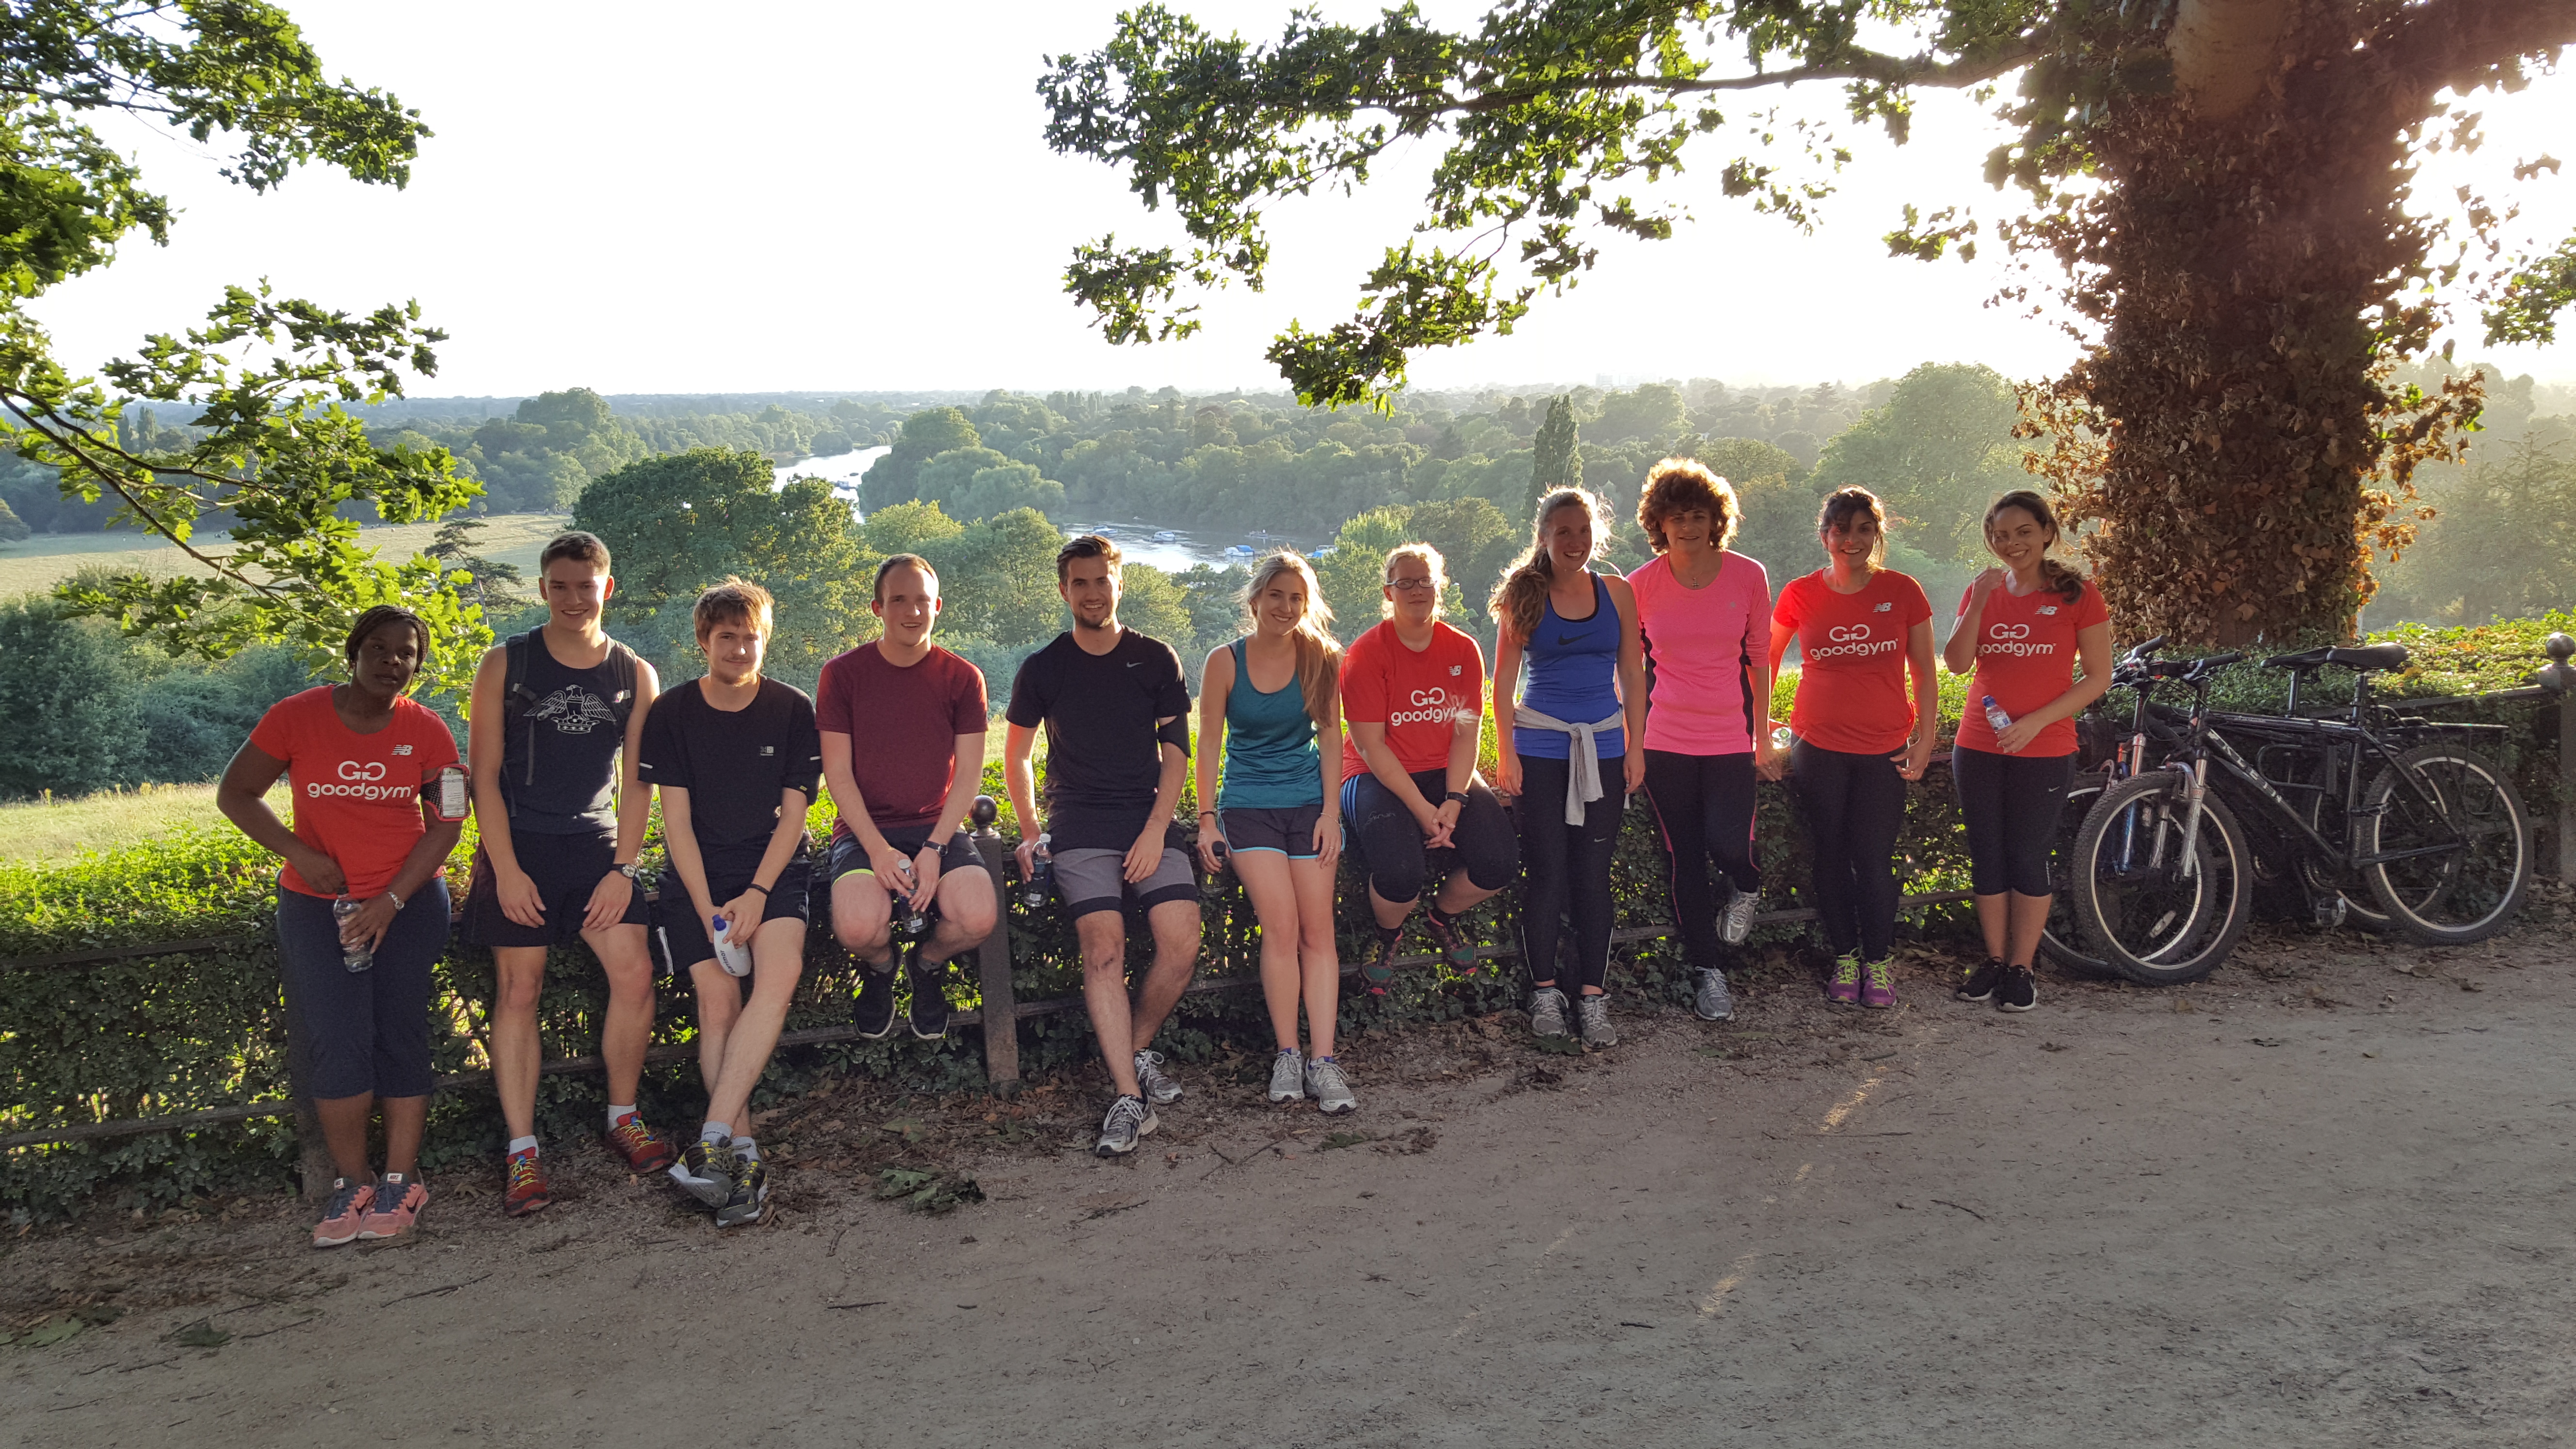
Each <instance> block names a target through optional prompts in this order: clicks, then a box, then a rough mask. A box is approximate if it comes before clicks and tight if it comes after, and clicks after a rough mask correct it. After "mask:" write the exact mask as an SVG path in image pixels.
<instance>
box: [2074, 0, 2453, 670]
mask: <svg viewBox="0 0 2576 1449" xmlns="http://www.w3.org/2000/svg"><path fill="white" fill-rule="evenodd" d="M2258 11H2267V12H2269V13H2268V14H2264V13H2257V12H2258ZM2284 12H2286V20H2287V23H2286V24H2280V23H2278V22H2280V21H2281V20H2282V19H2283V18H2284ZM2386 18H2387V17H2386V12H2384V11H2383V12H2381V19H2382V21H2383V22H2385V21H2386ZM2185 22H2188V24H2186V23H2185ZM2177 28H2178V32H2179V33H2177V35H2176V36H2175V37H2174V42H2173V54H2174V58H2175V62H2176V73H2177V74H2176V79H2177V86H2176V91H2175V93H2174V94H2173V95H2172V96H2169V97H2161V98H2154V99H2149V100H2145V101H2138V102H2129V103H2125V104H2124V105H2123V108H2122V112H2121V114H2119V115H2118V116H2116V117H2115V118H2114V120H2113V121H2112V122H2111V124H2110V125H2109V127H2108V128H2107V129H2106V130H2104V131H2101V132H2097V133H2096V138H2095V144H2096V147H2097V152H2098V154H2099V156H2100V157H2101V159H2102V161H2103V165H2104V171H2105V173H2106V175H2105V180H2106V182H2108V183H2109V184H2107V185H2106V186H2105V187H2104V188H2103V189H2102V191H2101V192H2100V193H2099V194H2098V195H2097V196H2096V197H2095V198H2094V199H2092V200H2091V201H2090V202H2088V204H2087V205H2086V206H2085V207H2084V208H2083V209H2081V210H2080V211H2078V212H2077V213H2075V214H2074V215H2073V216H2072V217H2071V218H2070V219H2068V220H2067V221H2066V222H2064V223H2063V224H2062V226H2061V227H2060V229H2059V231H2058V235H2057V242H2058V245H2059V248H2060V250H2061V252H2062V253H2063V254H2064V255H2066V256H2067V258H2068V259H2069V260H2070V261H2072V262H2074V263H2075V264H2076V270H2077V274H2078V278H2079V280H2078V283H2077V286H2076V288H2075V301H2076V304H2077V306H2078V307H2079V309H2081V310H2083V311H2085V312H2087V313H2089V314H2090V315H2092V316H2093V317H2094V318H2095V319H2096V320H2097V321H2099V322H2100V323H2102V324H2103V325H2104V334H2103V340H2102V343H2101V345H2100V346H2099V347H2098V348H2095V349H2094V350H2093V351H2092V352H2090V353H2089V354H2088V355H2087V356H2086V357H2085V358H2084V359H2083V360H2082V361H2081V362H2079V363H2078V364H2077V366H2076V367H2075V368H2074V369H2073V371H2071V372H2070V373H2069V374H2068V376H2067V377H2066V378H2064V379H2062V380H2061V381H2060V382H2059V383H2058V384H2057V385H2056V387H2055V389H2054V396H2053V402H2054V403H2055V404H2056V411H2055V413H2054V414H2053V421H2054V422H2055V423H2056V424H2058V425H2059V426H2060V428H2061V434H2062V427H2063V424H2064V423H2065V422H2067V421H2068V420H2069V419H2070V418H2071V417H2072V416H2073V412H2074V410H2077V409H2081V408H2089V409H2091V410H2092V412H2093V414H2094V415H2095V417H2096V418H2097V419H2098V421H2099V423H2100V425H2101V426H2102V430H2103V437H2104V443H2105V446H2103V447H2102V448H2101V449H2100V450H2099V451H2097V452H2094V453H2091V454H2090V455H2089V456H2080V457H2078V456H2075V455H2073V454H2070V452H2069V451H2068V450H2067V449H2065V448H2064V447H2061V450H2060V453H2059V455H2058V458H2057V460H2056V466H2055V467H2053V468H2052V471H2053V472H2055V473H2056V474H2057V475H2058V482H2059V484H2060V486H2061V488H2063V489H2065V490H2066V491H2067V492H2068V493H2069V494H2070V495H2071V499H2070V501H2071V504H2072V509H2071V511H2072V512H2074V513H2075V514H2076V515H2077V516H2079V517H2084V518H2087V519H2090V520H2092V521H2093V522H2095V523H2098V525H2099V527H2098V529H2097V530H2096V531H2095V532H2093V534H2092V535H2091V536H2090V537H2089V538H2088V539H2087V540H2086V542H2085V548H2086V551H2087V552H2088V553H2089V554H2090V555H2091V557H2092V558H2093V560H2094V561H2095V563H2096V564H2097V566H2098V573H2099V577H2100V580H2101V584H2102V588H2103V591H2104V593H2105V594H2106V595H2107V596H2108V597H2109V599H2110V601H2111V604H2112V607H2113V608H2114V610H2115V611H2117V612H2118V614H2119V615H2120V616H2121V618H2122V621H2123V624H2124V626H2125V627H2127V628H2131V629H2134V630H2136V631H2137V632H2139V633H2144V634H2158V633H2161V634H2168V635H2172V636H2174V637H2176V638H2177V639H2179V640H2185V641H2190V642H2195V643H2201V644H2208V645H2218V646H2227V645H2237V644H2244V643H2248V642H2252V641H2256V640H2269V641H2286V640H2289V639H2292V638H2298V637H2303V636H2311V635H2314V634H2318V633H2330V634H2336V635H2343V634H2348V633H2349V632H2350V630H2351V627H2352V622H2353V618H2354V614H2355V611H2356V610H2357V609H2358V608H2359V607H2360V605H2361V604H2362V603H2364V602H2365V601H2367V599H2368V598H2369V596H2370V593H2371V591H2372V589H2373V588H2374V587H2375V585H2374V584H2373V583H2372V581H2371V578H2370V570H2369V560H2370V555H2371V551H2372V548H2373V547H2374V546H2376V547H2379V548H2383V549H2387V548H2394V547H2397V546H2401V545H2402V544H2403V543H2404V542H2405V541H2406V538H2407V536H2408V530H2409V528H2410V524H2411V512H2410V511H2409V510H2406V509H2404V508H2403V507H2402V505H2401V503H2400V499H2401V498H2402V497H2403V496H2404V495H2405V494H2406V491H2407V490H2406V480H2407V479H2408V477H2409V476H2410V475H2411V473H2412V472H2413V469H2414V466H2415V464H2416V462H2418V461H2419V460H2421V459H2423V458H2426V457H2429V456H2434V455H2436V454H2439V453H2441V452H2443V451H2445V450H2446V449H2447V448H2448V447H2449V444H2448V443H2447V442H2446V441H2445V435H2446V432H2447V430H2448V429H2449V428H2450V426H2451V425H2452V424H2453V423H2454V422H2455V421H2456V420H2457V419H2458V418H2460V417H2461V416H2463V415H2465V414H2466V413H2468V412H2473V411H2474V407H2475V401H2476V398H2475V393H2474V385H2473V383H2472V384H2470V385H2468V386H2463V387H2458V388H2455V389H2453V390H2452V391H2450V392H2448V393H2445V394H2444V395H2442V396H2439V397H2436V398H2433V399H2431V400H2429V401H2424V400H2410V399H2406V398H2402V397H2398V396H2395V395H2392V393H2391V392H2390V390H2389V388H2388V387H2387V386H2386V384H2385V381H2384V379H2385V370H2386V366H2387V365H2388V364H2389V363H2390V362H2392V361H2394V360H2396V359H2398V358H2402V357H2404V356H2407V355H2410V354H2413V353H2416V352H2419V351H2421V350H2422V349H2423V348H2424V347H2425V346H2426V345H2427V343H2428V342H2429V340H2430V337H2431V333H2432V331H2433V329H2434V327H2435V326H2436V325H2437V323H2438V320H2439V319H2438V317H2437V316H2436V315H2435V313H2434V311H2433V309H2432V308H2431V307H2430V305H2429V304H2428V303H2426V302H2425V301H2424V300H2423V296H2422V292H2423V286H2422V282H2423V278H2424V276H2425V272H2426V252H2427V249H2428V244H2429V241H2430V237H2429V236H2428V235H2427V232H2426V229H2425V227H2424V225H2423V224H2422V223H2421V222H2419V221H2417V220H2415V219H2412V218H2410V217H2408V216H2407V215H2406V214H2405V212H2404V210H2403V208H2402V205H2401V203H2402V202H2403V201H2404V199H2405V188H2406V182H2407V177H2408V175H2409V172H2408V170H2407V156H2408V153H2409V149H2410V147H2409V145H2408V137H2407V132H2408V129H2409V128H2410V127H2412V126H2414V125H2416V124H2418V123H2419V122H2421V121H2422V120H2423V119H2424V118H2425V116H2426V114H2427V111H2428V107H2429V105H2430V102H2431V98H2432V94H2433V90H2434V88H2435V84H2436V82H2434V81H2433V80H2431V78H2428V77H2427V76H2425V75H2423V74H2420V73H2419V72H2420V70H2421V65H2420V60H2421V56H2420V53H2419V54H2418V55H2417V56H2414V57H2411V58H2410V57H2408V56H2407V55H2405V54H2403V53H2402V52H2403V50H2404V47H2403V46H2401V45H2398V44H2395V43H2393V42H2396V41H2399V40H2400V39H2402V37H2400V36H2398V35H2396V34H2393V33H2392V32H2391V31H2390V29H2388V28H2385V27H2384V26H2383V28H2381V29H2379V30H2377V31H2376V32H2373V31H2372V30H2371V29H2369V28H2368V27H2366V26H2364V25H2363V24H2362V23H2361V22H2360V21H2359V20H2357V19H2356V16H2355V13H2354V8H2353V7H2351V6H2350V5H2347V4H2335V3H2328V0H2290V3H2286V4H2279V5H2267V6H2259V7H2250V8H2249V7H2247V6H2246V5H2244V4H2243V3H2242V0H2207V3H2201V4H2196V5H2187V6H2186V7H2185V14H2184V15H2183V16H2182V17H2180V19H2179V20H2178V26H2177ZM2410 60H2411V61H2412V62H2414V64H2413V66H2412V68H2410V64H2409V62H2410Z"/></svg>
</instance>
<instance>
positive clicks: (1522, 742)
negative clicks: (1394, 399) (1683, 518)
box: [1489, 488, 1646, 1047]
mask: <svg viewBox="0 0 2576 1449" xmlns="http://www.w3.org/2000/svg"><path fill="white" fill-rule="evenodd" d="M1605 519H1606V515H1605V514H1604V513H1603V512H1602V507H1601V500H1600V499H1598V498H1596V497H1594V496H1593V495H1592V494H1590V493H1588V492H1585V491H1584V490H1583V489H1580V488H1560V489H1558V490H1557V491H1555V492H1553V493H1550V494H1549V495H1547V497H1546V498H1544V499H1541V500H1540V501H1539V506H1538V519H1537V528H1536V533H1537V537H1536V538H1535V539H1534V540H1533V541H1532V543H1531V546H1530V551H1529V555H1528V557H1526V558H1524V559H1523V560H1521V562H1520V563H1519V565H1517V566H1516V567H1514V568H1513V569H1512V571H1511V572H1510V573H1508V574H1506V575H1505V576H1504V577H1503V581H1502V582H1501V584H1499V585H1497V586H1496V587H1495V589H1494V596H1493V599H1492V600H1491V602H1490V604H1489V607H1490V608H1491V610H1492V612H1493V616H1494V623H1495V626H1496V637H1495V641H1494V687H1493V700H1494V713H1495V715H1496V717H1497V718H1501V717H1503V716H1504V714H1505V711H1506V709H1508V710H1509V711H1510V713H1509V718H1510V719H1511V721H1512V730H1511V733H1510V734H1509V735H1508V736H1505V737H1504V743H1503V746H1502V748H1501V749H1500V750H1499V751H1498V752H1497V753H1496V757H1495V766H1496V768H1495V776H1496V778H1495V781H1494V788H1495V789H1496V790H1498V791H1500V792H1501V793H1503V794H1505V795H1510V796H1514V797H1517V801H1518V811H1519V815H1520V830H1521V860H1522V861H1523V862H1524V864H1525V865H1526V866H1527V869H1528V872H1529V873H1528V875H1527V877H1526V878H1525V880H1524V884H1523V886H1522V897H1521V956H1522V959H1523V960H1525V961H1527V962H1528V963H1529V969H1530V982H1531V987H1532V990H1531V994H1530V1026H1531V1029H1532V1030H1534V1031H1536V1032H1538V1033H1539V1034H1540V1035H1542V1036H1563V1035H1566V1034H1567V1032H1568V1030H1569V1025H1568V1022H1567V1019H1566V1018H1567V1014H1568V1008H1569V1003H1568V1001H1567V999H1566V988H1567V986H1569V985H1570V986H1571V988H1572V990H1573V993H1574V1000H1573V1002H1572V1003H1571V1006H1572V1011H1573V1014H1574V1015H1575V1016H1577V1017H1578V1018H1579V1019H1580V1023H1581V1030H1582V1033H1583V1040H1584V1042H1585V1044H1587V1045H1590V1046H1596V1047H1606V1046H1612V1045H1615V1044H1616V1043H1617V1042H1618V1040H1619V1034H1618V1033H1617V1032H1616V1031H1615V1030H1613V1029H1612V1028H1611V1025H1610V1000H1609V997H1608V996H1606V995H1604V994H1603V990H1604V988H1603V986H1602V981H1603V978H1604V977H1606V976H1607V975H1608V974H1609V969H1610V913H1611V905H1610V854H1611V851H1612V850H1613V849H1614V848H1615V847H1616V846H1617V844H1618V841H1619V819H1620V816H1621V814H1622V813H1623V812H1624V811H1625V810H1626V807H1627V803H1628V796H1629V795H1630V794H1632V793H1634V792H1635V791H1636V789H1637V787H1638V786H1639V785H1640V784H1642V783H1643V782H1644V780H1645V777H1646V764H1645V754H1644V752H1643V751H1642V750H1632V749H1630V748H1628V745H1629V742H1630V741H1631V740H1639V741H1642V740H1643V739H1644V734H1645V727H1646V677H1645V675H1646V666H1645V648H1644V644H1643V642H1642V640H1641V639H1640V637H1639V635H1638V633H1637V596H1636V594H1635V593H1634V592H1633V591H1631V590H1630V589H1629V587H1628V583H1627V580H1625V579H1618V578H1606V577H1603V576H1602V575H1600V574H1596V573H1594V572H1593V571H1592V568H1591V565H1592V561H1593V559H1594V557H1595V555H1596V542H1595V541H1596V540H1597V539H1598V538H1599V537H1600V536H1601V535H1603V534H1605V533H1607V532H1608V531H1609V526H1608V524H1607V522H1606V521H1605ZM1524 661H1526V662H1527V664H1528V666H1529V677H1528V681H1527V683H1526V685H1524V684H1523V682H1522V678H1521V666H1522V664H1523V663H1524ZM1569 916H1570V917H1571V918H1572V924H1573V936H1572V942H1571V944H1572V947H1573V949H1572V951H1571V952H1570V953H1569V955H1570V958H1571V959H1570V960H1569V961H1565V962H1560V961H1559V959H1558V949H1559V946H1560V943H1561V942H1562V941H1563V939H1564V937H1563V926H1564V922H1565V921H1566V919H1567V918H1568V917H1569Z"/></svg>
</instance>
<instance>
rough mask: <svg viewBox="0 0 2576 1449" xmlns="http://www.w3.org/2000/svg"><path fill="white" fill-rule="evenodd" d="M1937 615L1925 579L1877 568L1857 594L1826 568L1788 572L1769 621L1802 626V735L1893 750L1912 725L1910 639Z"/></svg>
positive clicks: (1798, 721) (1862, 751) (1851, 749)
mask: <svg viewBox="0 0 2576 1449" xmlns="http://www.w3.org/2000/svg"><path fill="white" fill-rule="evenodd" d="M1931 617H1932V601H1931V600H1930V599H1927V598H1925V597H1924V596H1923V586H1922V585H1921V584H1918V583H1916V582H1915V581H1914V580H1912V579H1910V578H1908V577H1906V576H1905V575H1903V574H1900V573H1891V572H1890V571H1888V570H1886V569H1880V570H1878V571H1876V572H1875V573H1873V574H1871V575H1870V579H1869V582H1868V583H1867V584H1865V585H1863V586H1862V587H1861V590H1860V592H1859V593H1856V594H1843V593H1836V592H1835V591H1834V586H1833V585H1832V584H1831V583H1829V582H1827V580H1826V578H1825V573H1824V570H1822V569H1819V570H1817V571H1816V572H1814V573H1811V574H1807V575H1804V576H1802V577H1799V578H1794V579H1791V580H1790V581H1789V582H1788V584H1787V585H1786V586H1784V587H1783V588H1782V589H1781V590H1780V602H1778V603H1776V604H1774V605H1772V606H1771V622H1772V623H1773V624H1774V625H1775V626H1776V625H1780V624H1786V625H1788V626H1789V627H1790V628H1792V629H1795V630H1797V631H1798V657H1799V659H1800V661H1801V663H1800V664H1799V667H1798V697H1797V702H1796V703H1794V704H1792V705H1791V706H1790V707H1789V728H1790V729H1791V730H1792V731H1794V732H1795V733H1796V734H1797V736H1798V738H1800V739H1802V740H1805V741H1806V742H1808V743H1809V744H1812V745H1816V746H1818V747H1820V748H1823V749H1828V750H1841V751H1844V752H1845V753H1847V754H1854V755H1892V754H1894V753H1896V752H1897V751H1898V750H1901V749H1903V748H1905V739H1906V736H1907V735H1909V734H1911V733H1913V730H1914V701H1913V700H1912V699H1911V698H1910V697H1909V696H1908V695H1907V694H1906V692H1905V640H1906V636H1907V635H1909V634H1911V633H1912V632H1913V631H1914V626H1915V625H1917V624H1920V623H1922V622H1923V621H1925V620H1926V619H1929V618H1931Z"/></svg>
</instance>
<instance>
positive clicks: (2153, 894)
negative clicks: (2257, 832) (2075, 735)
mask: <svg viewBox="0 0 2576 1449" xmlns="http://www.w3.org/2000/svg"><path fill="white" fill-rule="evenodd" d="M2184 783H2185V782H2184V780H2183V778H2182V777H2181V776H2180V775H2179V774H2177V773H2175V772H2173V771H2169V770H2158V771H2154V772H2151V773H2149V774H2145V775H2141V776H2138V777H2137V778H2135V779H2130V780H2123V781H2121V782H2120V783H2119V784H2117V785H2114V786H2112V787H2111V788H2110V789H2108V790H2106V791H2104V792H2103V794H2102V799H2101V800H2100V801H2099V802H2098V803H2096V804H2095V805H2094V807H2093V809H2092V812H2091V813H2090V814H2088V815H2086V816H2085V817H2084V824H2083V826H2082V827H2081V828H2080V829H2078V830H2077V831H2076V832H2075V851H2074V862H2073V864H2074V881H2073V884H2074V894H2075V920H2076V924H2077V926H2078V927H2079V928H2080V929H2081V930H2082V932H2083V935H2084V940H2085V942H2086V944H2087V945H2089V946H2091V947H2092V948H2093V950H2094V951H2096V952H2098V953H2099V954H2100V955H2101V956H2102V958H2103V959H2104V960H2105V961H2107V962H2109V963H2110V966H2111V969H2112V970H2114V971H2116V972H2118V973H2119V974H2120V975H2122V976H2125V977H2127V978H2129V979H2130V980H2132V981H2135V982H2138V983H2140V984H2141V985H2146V986H2174V985H2179V984H2181V983H2183V982H2186V981H2197V980H2199V979H2200V978H2201V977H2203V976H2206V975H2208V974H2209V973H2210V972H2212V971H2215V970H2217V969H2218V965H2219V963H2220V962H2222V961H2225V960H2226V959H2227V954H2228V953H2229V952H2230V951H2233V950H2235V949H2236V942H2237V940H2238V939H2239V938H2240V937H2242V936H2243V935H2244V934H2245V929H2246V927H2247V926H2248V925H2250V924H2252V921H2253V916H2254V852H2253V848H2252V847H2251V846H2249V845H2248V844H2247V843H2246V840H2245V831H2244V828H2243V827H2242V826H2239V825H2238V824H2237V823H2236V816H2235V814H2234V813H2233V812H2231V811H2230V810H2229V809H2228V808H2227V807H2226V805H2224V804H2222V803H2221V802H2220V801H2219V799H2218V797H2217V796H2215V795H2209V796H2206V797H2204V798H2203V800H2202V802H2201V821H2200V832H2199V838H2198V841H2197V842H2196V844H2195V846H2194V847H2193V849H2192V850H2191V852H2190V859H2189V861H2188V868H2186V861H2185V859H2184V851H2183V846H2182V836H2183V827H2184V823H2185V810H2186V806H2185V802H2184V799H2183V786H2184Z"/></svg>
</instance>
